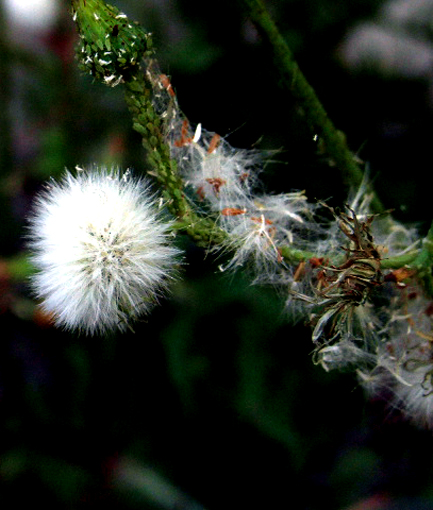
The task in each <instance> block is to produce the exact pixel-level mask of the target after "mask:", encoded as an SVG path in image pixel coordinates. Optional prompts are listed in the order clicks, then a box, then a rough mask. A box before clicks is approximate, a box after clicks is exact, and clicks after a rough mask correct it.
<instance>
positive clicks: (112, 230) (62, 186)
mask: <svg viewBox="0 0 433 510" xmlns="http://www.w3.org/2000/svg"><path fill="white" fill-rule="evenodd" d="M154 202H155V198H154V197H153V196H152V194H151V193H150V192H149V190H148V187H147V186H146V184H145V183H144V182H143V181H142V180H134V179H133V178H132V177H127V178H126V179H123V178H122V177H121V176H120V174H119V172H118V171H117V170H111V171H109V170H107V169H101V170H92V171H84V172H80V173H79V174H77V175H76V176H73V175H72V174H71V173H69V172H67V173H66V174H65V176H64V177H63V179H62V180H61V181H60V182H59V183H56V182H51V183H50V184H49V186H48V187H47V189H46V190H45V191H44V192H43V193H42V194H40V195H39V196H38V198H37V199H36V204H35V210H34V213H33V215H32V216H31V218H30V236H29V238H30V242H29V245H30V248H31V249H32V252H33V255H32V258H33V262H34V264H35V266H36V268H37V269H38V272H37V273H36V274H35V276H34V277H33V280H32V285H33V288H34V290H35V293H36V295H37V296H38V297H39V298H40V299H41V300H42V307H43V308H44V309H45V310H46V311H47V312H48V313H50V314H52V315H53V316H54V318H55V319H54V320H55V323H56V324H57V325H59V326H63V327H65V328H66V329H71V330H80V331H83V332H85V333H88V334H95V333H104V332H106V331H108V330H113V329H120V330H124V329H125V328H126V327H127V326H128V324H129V322H130V321H131V320H132V319H135V318H137V317H138V316H139V315H141V314H143V313H146V312H148V311H149V310H150V309H151V308H152V306H153V304H154V303H155V302H156V301H157V299H158V297H159V296H160V295H161V294H162V293H163V291H164V290H165V289H166V287H167V284H168V282H169V281H170V279H171V278H172V277H173V274H174V273H173V269H174V266H175V263H176V258H177V255H178V252H177V250H176V249H175V248H173V247H171V246H170V245H169V243H168V233H167V224H166V223H164V222H163V221H162V219H161V217H160V215H159V213H158V212H157V209H156V206H155V205H154Z"/></svg>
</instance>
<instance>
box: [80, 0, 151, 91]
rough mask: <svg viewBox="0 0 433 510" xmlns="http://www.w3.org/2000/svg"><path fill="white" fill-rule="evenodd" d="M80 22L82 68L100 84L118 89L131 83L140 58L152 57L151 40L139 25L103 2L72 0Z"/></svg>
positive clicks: (98, 0) (99, 0)
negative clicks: (122, 83)
mask: <svg viewBox="0 0 433 510" xmlns="http://www.w3.org/2000/svg"><path fill="white" fill-rule="evenodd" d="M72 15H73V19H74V20H75V22H76V23H77V28H78V33H79V35H80V39H81V40H80V44H79V46H78V48H77V54H78V59H79V61H80V67H81V69H82V70H83V71H84V72H88V73H90V74H91V75H92V76H93V77H94V78H96V79H97V80H98V81H101V82H103V83H105V84H107V85H109V86H112V87H114V86H116V85H118V84H119V83H121V82H123V81H128V80H129V79H130V77H131V76H132V75H133V74H134V73H135V72H136V68H137V67H138V66H139V64H140V61H141V59H142V58H143V57H144V56H149V55H151V54H152V39H151V36H150V34H148V33H146V32H144V30H143V29H142V28H141V27H140V25H139V24H138V23H137V22H130V21H129V20H128V18H127V16H126V15H125V14H123V13H122V12H120V11H119V9H117V8H116V7H114V6H112V5H109V4H106V3H105V2H103V1H101V0H72Z"/></svg>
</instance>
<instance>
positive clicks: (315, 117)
mask: <svg viewBox="0 0 433 510" xmlns="http://www.w3.org/2000/svg"><path fill="white" fill-rule="evenodd" d="M242 2H243V3H244V4H245V5H246V6H247V9H248V14H249V16H250V18H251V20H252V21H253V23H254V24H255V25H256V27H257V29H258V30H259V32H260V34H261V35H262V37H263V38H264V40H265V41H266V42H267V43H268V44H269V45H270V46H271V48H272V52H273V56H274V60H275V63H276V67H277V68H278V70H279V72H280V74H281V78H282V82H283V84H284V86H285V87H286V88H287V89H288V90H289V91H290V93H291V94H292V95H293V96H294V97H295V98H296V99H297V100H298V101H299V104H300V105H301V107H302V109H303V111H304V113H305V116H306V119H307V121H308V124H309V126H310V129H311V131H312V133H313V134H314V135H318V136H319V137H320V139H321V140H322V142H323V145H324V148H325V151H326V153H327V154H328V156H329V157H330V158H331V159H332V161H333V163H334V164H335V166H336V167H337V168H338V170H339V172H340V174H341V177H342V179H343V182H344V184H345V186H346V188H347V189H353V188H358V187H359V186H360V185H361V183H362V182H363V178H364V175H363V171H362V169H361V168H360V167H359V165H358V163H357V162H356V159H355V157H354V154H353V153H352V152H351V151H350V149H349V148H348V146H347V143H346V137H345V135H344V133H343V132H341V131H339V130H338V129H336V127H335V126H334V124H333V123H332V121H331V119H330V118H329V116H328V114H327V112H326V111H325V109H324V107H323V105H322V103H321V102H320V100H319V98H318V97H317V95H316V93H315V91H314V89H313V88H312V87H311V85H310V84H309V83H308V81H307V80H306V78H305V76H304V75H303V73H302V71H301V70H300V68H299V66H298V63H297V62H296V60H295V58H294V55H293V53H292V51H291V50H290V48H289V46H288V45H287V43H286V41H285V40H284V38H283V37H282V35H281V33H280V32H279V30H278V28H277V26H276V24H275V22H274V21H273V19H272V18H271V16H270V15H269V13H268V11H267V10H266V7H265V5H264V4H263V2H262V1H261V0H242ZM372 209H373V210H374V211H375V212H380V211H383V206H382V204H381V203H380V200H379V199H378V198H377V197H376V195H375V196H374V198H373V201H372Z"/></svg>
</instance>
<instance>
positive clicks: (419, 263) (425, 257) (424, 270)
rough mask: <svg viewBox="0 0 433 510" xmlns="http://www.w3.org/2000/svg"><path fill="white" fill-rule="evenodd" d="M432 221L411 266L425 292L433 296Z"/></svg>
mask: <svg viewBox="0 0 433 510" xmlns="http://www.w3.org/2000/svg"><path fill="white" fill-rule="evenodd" d="M432 265H433V222H432V224H431V225H430V229H429V231H428V232H427V235H426V237H425V238H424V239H423V241H422V247H421V250H420V251H419V252H418V255H417V257H416V258H415V260H414V261H413V262H412V264H411V267H412V268H413V269H416V271H417V273H418V276H419V277H420V278H421V279H422V280H423V282H424V286H425V288H426V291H427V293H428V294H429V295H430V296H433V276H432Z"/></svg>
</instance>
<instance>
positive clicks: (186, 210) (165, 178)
mask: <svg viewBox="0 0 433 510" xmlns="http://www.w3.org/2000/svg"><path fill="white" fill-rule="evenodd" d="M72 12H73V18H74V20H75V21H76V23H77V27H78V32H79V35H80V38H81V44H80V45H79V48H78V50H77V53H78V58H79V61H80V66H81V68H82V70H83V71H85V72H88V73H90V74H91V75H92V76H93V77H94V78H95V79H96V80H97V81H100V82H102V83H104V84H105V85H108V86H111V87H114V86H117V85H120V84H122V85H123V86H124V88H125V98H126V102H127V105H128V107H129V110H130V112H131V114H132V116H133V128H134V129H135V131H137V132H138V133H139V134H140V135H141V136H142V141H143V146H144V148H145V149H146V151H147V162H148V164H149V167H150V169H149V173H150V174H151V175H152V176H153V177H154V178H156V180H157V181H158V183H159V184H160V186H161V187H162V193H163V197H164V198H165V199H166V203H167V207H168V208H169V209H170V211H171V212H172V213H173V214H174V215H175V216H176V217H177V218H178V220H179V221H178V222H177V223H176V225H175V226H176V227H177V228H179V229H181V230H184V231H185V232H186V233H187V234H189V235H190V236H191V237H192V238H193V239H194V240H195V242H196V243H197V244H199V245H203V246H209V244H214V243H216V244H219V243H221V242H222V240H223V238H224V232H223V231H222V230H221V229H219V228H218V227H216V226H215V223H214V222H213V221H211V220H209V219H207V218H204V217H201V216H199V215H198V214H197V213H196V212H195V211H194V210H193V209H192V207H191V206H190V204H189V203H188V201H187V199H186V197H185V195H184V193H183V187H184V186H183V182H182V179H181V177H180V176H179V174H178V172H177V168H176V162H175V161H174V160H172V159H171V158H170V148H169V146H168V144H167V143H166V141H165V140H164V136H163V122H162V120H161V118H160V116H159V115H158V114H157V113H156V112H155V110H154V106H153V104H152V85H151V83H149V81H148V80H147V79H146V74H145V71H144V70H143V68H142V61H143V58H145V57H146V58H147V59H148V60H150V57H151V55H152V54H153V45H152V38H151V34H149V33H146V32H145V31H144V30H143V29H142V28H141V27H140V26H139V24H138V23H136V22H130V21H129V20H128V18H127V16H126V15H125V14H123V13H121V12H120V11H119V10H118V9H117V8H116V7H114V6H111V5H109V4H106V3H105V2H103V1H102V0H86V1H84V0H72Z"/></svg>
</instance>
